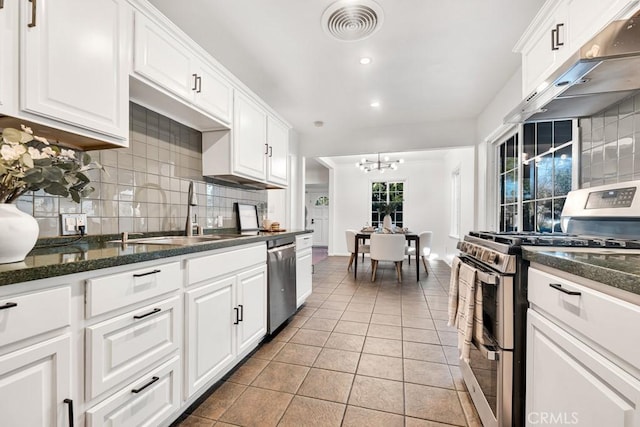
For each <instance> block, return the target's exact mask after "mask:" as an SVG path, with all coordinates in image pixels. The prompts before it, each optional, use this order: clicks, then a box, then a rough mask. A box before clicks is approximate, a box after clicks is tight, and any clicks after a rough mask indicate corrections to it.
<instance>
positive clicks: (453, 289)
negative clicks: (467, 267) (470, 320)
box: [447, 256, 462, 326]
mask: <svg viewBox="0 0 640 427" xmlns="http://www.w3.org/2000/svg"><path fill="white" fill-rule="evenodd" d="M460 264H462V261H460V258H458V257H457V256H456V257H453V262H452V263H451V279H450V281H449V307H448V312H447V314H448V315H449V318H448V322H447V325H449V326H456V317H457V315H458V274H459V272H460Z"/></svg>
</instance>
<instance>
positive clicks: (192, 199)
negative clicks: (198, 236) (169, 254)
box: [185, 181, 198, 236]
mask: <svg viewBox="0 0 640 427" xmlns="http://www.w3.org/2000/svg"><path fill="white" fill-rule="evenodd" d="M192 206H198V199H197V198H196V194H195V193H194V191H193V181H191V182H189V195H188V196H187V224H186V225H185V233H186V235H187V236H193V227H194V226H196V227H197V226H198V224H197V223H196V221H193V220H192V219H191V207H192Z"/></svg>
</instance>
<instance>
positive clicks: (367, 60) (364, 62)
mask: <svg viewBox="0 0 640 427" xmlns="http://www.w3.org/2000/svg"><path fill="white" fill-rule="evenodd" d="M360 63H361V64H362V65H369V64H371V58H367V57H364V58H360Z"/></svg>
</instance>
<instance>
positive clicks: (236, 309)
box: [233, 307, 239, 325]
mask: <svg viewBox="0 0 640 427" xmlns="http://www.w3.org/2000/svg"><path fill="white" fill-rule="evenodd" d="M233 310H234V311H235V312H236V321H235V322H233V324H234V325H237V324H238V322H239V320H238V313H239V311H238V307H233Z"/></svg>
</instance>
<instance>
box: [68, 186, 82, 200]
mask: <svg viewBox="0 0 640 427" xmlns="http://www.w3.org/2000/svg"><path fill="white" fill-rule="evenodd" d="M69 194H70V195H71V199H72V200H73V201H74V202H76V203H80V194H79V193H78V192H77V191H76V190H74V189H73V188H70V189H69Z"/></svg>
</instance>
